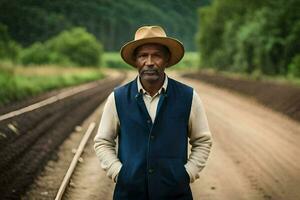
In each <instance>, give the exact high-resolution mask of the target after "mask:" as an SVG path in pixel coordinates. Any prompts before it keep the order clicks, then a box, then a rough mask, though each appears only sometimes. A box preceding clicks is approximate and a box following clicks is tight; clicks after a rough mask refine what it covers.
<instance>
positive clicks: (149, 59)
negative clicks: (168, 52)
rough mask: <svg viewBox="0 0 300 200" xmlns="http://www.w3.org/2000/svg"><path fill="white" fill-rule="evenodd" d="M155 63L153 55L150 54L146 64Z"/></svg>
mask: <svg viewBox="0 0 300 200" xmlns="http://www.w3.org/2000/svg"><path fill="white" fill-rule="evenodd" d="M153 64H154V63H153V59H152V56H151V55H149V56H148V57H147V60H146V65H153Z"/></svg>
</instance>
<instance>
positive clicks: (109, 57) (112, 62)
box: [102, 52, 133, 69]
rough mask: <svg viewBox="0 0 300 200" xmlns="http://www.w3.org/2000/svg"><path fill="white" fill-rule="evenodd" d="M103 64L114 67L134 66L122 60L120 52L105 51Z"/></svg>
mask: <svg viewBox="0 0 300 200" xmlns="http://www.w3.org/2000/svg"><path fill="white" fill-rule="evenodd" d="M102 66H103V67H108V68H114V69H133V67H132V66H130V65H128V64H127V63H125V62H124V61H123V60H122V58H121V56H120V53H119V52H109V53H104V54H103V59H102Z"/></svg>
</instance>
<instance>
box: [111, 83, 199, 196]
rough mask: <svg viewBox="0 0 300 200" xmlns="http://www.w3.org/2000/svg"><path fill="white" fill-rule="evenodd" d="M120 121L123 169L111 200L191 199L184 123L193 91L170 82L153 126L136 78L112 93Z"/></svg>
mask: <svg viewBox="0 0 300 200" xmlns="http://www.w3.org/2000/svg"><path fill="white" fill-rule="evenodd" d="M114 94H115V102H116V108H117V113H118V116H119V120H120V130H119V133H118V135H119V140H118V142H119V148H118V157H119V159H120V161H121V162H122V164H123V166H122V168H121V170H120V173H119V175H118V181H117V184H116V187H115V191H114V197H113V198H114V200H191V199H193V198H192V193H191V189H190V185H189V181H190V179H189V175H188V173H187V172H186V170H185V167H184V165H185V164H186V162H187V157H188V151H187V150H188V149H187V145H188V137H187V135H188V121H189V116H190V110H191V104H192V98H193V89H192V88H191V87H189V86H186V85H184V84H182V83H179V82H177V81H175V80H173V79H171V78H169V79H168V86H167V89H166V91H165V92H163V93H162V94H161V95H160V99H159V103H158V107H157V112H156V118H155V120H154V122H153V123H152V120H151V117H150V116H149V114H148V111H147V108H146V106H145V103H144V100H143V95H142V94H141V93H139V92H138V89H137V80H136V79H135V80H133V81H131V82H130V83H128V84H126V85H124V86H121V87H119V88H117V89H115V90H114Z"/></svg>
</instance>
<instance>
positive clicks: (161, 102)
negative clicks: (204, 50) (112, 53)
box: [94, 26, 212, 200]
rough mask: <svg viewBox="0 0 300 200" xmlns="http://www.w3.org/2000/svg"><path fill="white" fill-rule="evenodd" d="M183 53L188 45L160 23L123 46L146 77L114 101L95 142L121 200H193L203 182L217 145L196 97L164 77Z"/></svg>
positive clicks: (117, 94) (124, 88)
mask: <svg viewBox="0 0 300 200" xmlns="http://www.w3.org/2000/svg"><path fill="white" fill-rule="evenodd" d="M183 55H184V47H183V45H182V43H181V42H179V41H178V40H176V39H174V38H170V37H167V36H166V34H165V32H164V30H163V29H162V28H161V27H159V26H144V27H141V28H139V29H138V30H137V31H136V34H135V39H134V40H133V41H131V42H128V43H127V44H125V45H124V46H123V47H122V49H121V56H122V58H123V60H124V61H125V62H127V63H128V64H130V65H132V66H133V67H135V68H136V69H137V70H138V73H139V74H138V76H137V78H136V79H135V80H133V81H131V82H129V83H128V84H126V85H124V86H121V87H119V88H117V89H115V90H114V92H113V93H112V94H111V95H110V96H109V97H108V100H107V102H106V104H105V107H104V111H103V115H102V118H101V122H100V125H99V129H98V133H97V135H96V137H95V139H94V141H95V145H94V147H95V151H96V154H97V156H98V158H99V159H100V162H101V167H102V168H103V169H104V170H105V171H106V172H107V176H108V177H109V178H111V179H112V180H113V181H115V182H116V187H115V191H114V199H115V200H162V199H163V200H190V199H193V197H192V193H191V189H190V186H189V184H190V183H192V182H194V181H195V180H196V179H197V178H199V172H200V171H201V170H202V168H203V167H204V166H205V163H206V160H207V158H208V155H209V152H210V148H211V144H212V140H211V134H210V131H209V126H208V123H207V118H206V114H205V110H204V108H203V105H202V102H201V100H200V98H199V96H198V95H197V93H196V92H195V91H194V90H193V89H192V88H191V87H189V86H187V85H184V84H182V83H180V82H177V81H175V80H173V79H171V78H169V77H167V75H166V74H165V73H164V71H165V68H167V67H171V66H172V65H174V64H176V63H178V62H179V61H180V60H181V58H182V57H183ZM117 137H118V154H116V142H115V140H116V138H117ZM188 138H189V142H190V144H191V146H192V149H191V154H190V155H189V158H187V154H188V149H187V143H188Z"/></svg>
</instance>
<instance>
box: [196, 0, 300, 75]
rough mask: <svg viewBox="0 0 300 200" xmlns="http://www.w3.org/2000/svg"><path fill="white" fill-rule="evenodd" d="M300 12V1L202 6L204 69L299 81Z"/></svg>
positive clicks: (226, 0) (231, 0) (246, 0)
mask: <svg viewBox="0 0 300 200" xmlns="http://www.w3.org/2000/svg"><path fill="white" fill-rule="evenodd" d="M299 9H300V1H298V0H264V1H258V0H243V1H242V0H214V1H213V3H212V4H211V5H210V6H207V7H204V8H200V9H199V17H200V24H199V27H200V29H199V32H198V35H197V38H198V45H199V49H200V52H201V60H202V62H203V63H202V65H204V66H206V67H211V68H214V69H217V70H226V71H234V72H243V73H248V74H251V73H262V74H268V75H292V76H298V77H299V71H300V63H299V57H300V52H299V50H300V46H299V45H300V12H299Z"/></svg>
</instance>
